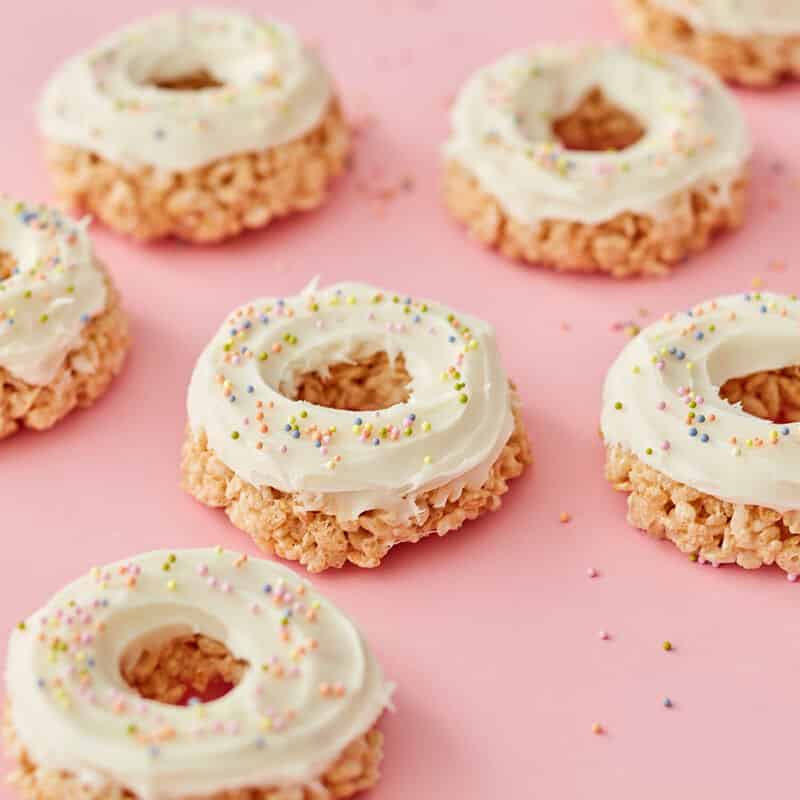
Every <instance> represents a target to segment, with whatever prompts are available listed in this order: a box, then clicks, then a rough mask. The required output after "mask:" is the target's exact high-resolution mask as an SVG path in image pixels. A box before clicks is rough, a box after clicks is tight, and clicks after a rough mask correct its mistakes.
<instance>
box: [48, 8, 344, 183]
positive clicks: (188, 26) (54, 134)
mask: <svg viewBox="0 0 800 800" xmlns="http://www.w3.org/2000/svg"><path fill="white" fill-rule="evenodd" d="M200 72H205V73H208V74H209V75H211V76H212V77H213V78H214V79H215V80H216V81H217V82H218V83H220V84H222V85H221V86H214V87H210V88H204V89H198V90H194V91H180V90H173V89H163V88H159V87H158V86H157V85H156V84H157V83H159V82H165V81H168V80H174V79H176V78H181V77H186V76H190V75H193V74H197V73H200ZM330 96H331V88H330V82H329V79H328V75H327V73H326V71H325V69H324V68H323V66H322V64H321V63H320V61H319V60H318V59H317V57H316V56H315V55H314V54H313V53H312V52H311V51H310V50H308V49H307V48H306V47H304V46H303V44H302V42H301V41H300V40H299V39H298V37H297V35H296V34H295V32H294V31H293V30H292V29H291V28H289V27H288V26H286V25H283V24H281V23H278V22H272V21H265V20H260V19H257V18H255V17H250V16H247V15H244V14H239V13H234V12H227V11H215V10H195V11H191V12H170V13H166V14H161V15H159V16H156V17H153V18H150V19H147V20H144V21H142V22H139V23H137V24H134V25H131V26H130V27H128V28H125V29H124V30H122V31H120V32H118V33H115V34H113V35H111V36H109V37H107V38H106V39H104V40H103V41H101V42H100V43H99V44H98V45H96V46H95V47H94V48H92V49H91V50H89V51H87V52H84V53H81V54H79V55H78V56H76V57H75V58H73V59H71V60H70V61H69V62H67V63H66V64H65V65H64V66H63V67H62V69H61V70H60V71H59V72H58V73H57V74H56V75H55V76H54V77H53V78H52V79H51V81H50V82H49V83H48V85H47V87H46V88H45V91H44V94H43V97H42V100H41V103H40V106H39V126H40V128H41V130H42V132H43V134H44V135H45V137H46V138H47V139H49V140H52V141H55V142H59V143H62V144H67V145H73V146H75V147H80V148H83V149H85V150H90V151H92V152H96V153H99V154H100V155H102V156H103V157H104V158H106V159H108V160H109V161H111V162H113V163H116V164H120V165H122V166H124V167H130V168H135V167H138V166H142V165H144V166H154V167H158V168H161V169H164V170H169V171H178V170H187V169H193V168H196V167H200V166H203V165H206V164H209V163H211V162H212V161H215V160H217V159H220V158H224V157H226V156H231V155H235V154H238V153H247V152H260V151H263V150H265V149H267V148H271V147H276V146H278V145H281V144H284V143H286V142H289V141H292V140H294V139H296V138H298V137H300V136H302V135H304V134H305V133H307V132H308V131H309V130H311V129H312V128H314V126H315V125H317V124H318V122H319V121H320V119H321V118H322V116H323V114H324V113H325V110H326V108H327V106H328V104H329V101H330Z"/></svg>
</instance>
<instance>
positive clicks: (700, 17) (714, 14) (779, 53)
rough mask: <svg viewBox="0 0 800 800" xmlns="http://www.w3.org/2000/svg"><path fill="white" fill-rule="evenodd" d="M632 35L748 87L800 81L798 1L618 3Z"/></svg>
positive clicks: (638, 0) (660, 0)
mask: <svg viewBox="0 0 800 800" xmlns="http://www.w3.org/2000/svg"><path fill="white" fill-rule="evenodd" d="M617 2H618V5H619V7H620V13H621V14H622V17H623V21H624V23H625V24H626V26H627V28H628V29H629V30H630V32H631V35H632V36H633V37H634V38H635V39H636V40H637V41H639V42H641V43H643V44H646V45H648V46H651V47H657V48H659V49H663V50H667V51H672V52H674V53H680V54H682V55H684V56H687V57H688V58H693V59H695V60H696V61H700V62H702V63H704V64H706V65H707V66H708V67H710V68H711V69H713V70H714V71H715V72H717V73H718V74H719V75H720V76H721V77H722V78H724V79H725V80H729V81H733V82H736V83H740V84H743V85H745V86H753V87H768V86H773V85H775V84H777V83H779V82H780V81H782V80H783V79H785V78H790V77H794V78H798V77H800V2H799V1H798V0H736V1H735V2H731V0H617Z"/></svg>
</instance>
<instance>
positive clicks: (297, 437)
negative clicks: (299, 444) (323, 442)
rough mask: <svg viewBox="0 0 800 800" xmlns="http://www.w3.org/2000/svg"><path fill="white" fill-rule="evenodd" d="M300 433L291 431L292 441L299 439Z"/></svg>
mask: <svg viewBox="0 0 800 800" xmlns="http://www.w3.org/2000/svg"><path fill="white" fill-rule="evenodd" d="M299 438H300V431H292V439H299Z"/></svg>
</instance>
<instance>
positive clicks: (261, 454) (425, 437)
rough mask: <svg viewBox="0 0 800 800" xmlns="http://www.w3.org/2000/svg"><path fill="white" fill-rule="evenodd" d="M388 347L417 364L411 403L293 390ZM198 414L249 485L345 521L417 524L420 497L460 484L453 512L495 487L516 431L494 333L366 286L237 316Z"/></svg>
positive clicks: (212, 355)
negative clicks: (372, 407) (371, 513)
mask: <svg viewBox="0 0 800 800" xmlns="http://www.w3.org/2000/svg"><path fill="white" fill-rule="evenodd" d="M278 348H280V352H275V350H276V349H278ZM379 351H385V352H386V353H387V354H388V356H389V358H390V359H392V360H394V358H395V356H396V355H397V354H399V353H402V354H403V355H404V356H405V362H406V368H407V370H408V372H409V374H410V375H411V378H412V380H411V383H410V385H409V390H410V394H411V396H410V399H409V400H408V402H406V403H399V404H396V405H393V406H391V407H390V408H387V409H383V410H381V411H365V412H356V411H342V410H337V409H332V408H323V407H320V406H316V405H313V404H311V403H307V402H299V401H296V400H291V399H289V398H288V397H286V396H284V395H283V394H282V393H281V391H280V388H281V387H283V389H284V391H286V392H287V394H288V395H289V396H293V393H294V392H295V384H296V380H297V378H298V376H300V375H301V374H303V373H305V372H309V371H317V370H322V371H324V370H325V368H326V366H327V365H330V364H333V363H337V362H343V361H348V360H353V359H358V358H364V357H367V356H369V355H372V354H374V353H376V352H379ZM262 354H264V355H266V356H268V358H267V360H262V358H263V355H262ZM259 404H260V405H259ZM188 411H189V422H190V424H191V427H192V429H193V430H194V431H196V432H197V431H199V430H201V429H202V430H205V432H206V434H207V435H208V441H209V444H210V447H211V449H213V450H214V452H215V453H216V454H217V456H218V457H219V458H220V459H221V460H222V461H223V462H224V463H225V464H227V466H228V467H230V468H231V469H232V470H233V471H234V472H235V473H236V474H237V475H238V476H239V477H240V478H242V480H244V481H246V482H247V483H251V484H254V485H256V486H270V487H273V488H276V489H279V490H281V491H283V492H289V493H296V495H297V496H296V497H295V498H294V502H295V503H296V504H297V505H299V506H300V507H303V508H307V509H315V510H322V511H325V512H326V513H330V514H335V515H336V516H337V517H338V518H339V519H340V520H351V519H355V518H356V517H357V516H358V515H359V514H361V513H362V512H364V511H368V510H370V509H382V510H388V511H390V512H392V513H393V514H394V515H395V516H396V518H397V520H398V521H399V522H404V521H406V520H407V519H408V518H410V517H413V516H414V514H415V513H416V511H417V509H416V506H415V503H414V499H415V497H416V496H417V495H418V494H419V493H422V492H426V491H428V490H431V489H436V488H439V487H443V486H445V484H448V487H447V490H445V491H443V492H442V496H441V497H439V498H437V499H436V502H437V503H440V504H441V505H444V503H445V502H446V501H447V498H448V497H458V495H459V494H460V492H461V490H463V488H464V487H465V486H470V487H477V486H480V485H481V484H482V483H483V482H484V481H485V480H486V478H487V476H488V473H489V470H490V468H491V465H492V464H493V463H494V461H495V460H496V458H497V457H498V455H499V454H500V452H501V450H502V449H503V447H504V446H505V444H506V442H507V441H508V439H509V437H510V435H511V432H512V430H513V415H512V411H511V398H510V391H509V388H508V379H507V377H506V375H505V373H504V371H503V368H502V365H501V363H500V357H499V354H498V352H497V348H496V344H495V337H494V332H493V330H492V328H491V327H490V326H489V325H488V324H487V323H485V322H482V321H480V320H477V319H473V318H469V317H466V316H464V315H459V316H458V318H457V317H456V315H454V314H452V312H450V310H449V309H446V308H444V307H442V306H440V305H437V304H434V303H426V302H422V301H419V300H414V299H412V298H410V297H402V296H393V295H392V294H391V293H383V292H380V291H379V290H376V289H374V288H373V287H370V286H365V285H362V284H338V285H335V286H332V287H330V288H328V289H325V290H320V291H316V289H315V286H314V285H312V286H310V287H308V288H307V289H306V290H305V291H304V292H302V293H301V294H300V295H298V296H296V297H291V298H287V299H286V300H285V301H284V300H276V299H274V298H263V299H260V300H254V301H253V302H252V303H249V304H247V305H246V306H243V307H241V308H239V309H237V310H235V311H234V312H233V313H231V314H230V315H229V316H228V318H227V319H226V321H225V323H224V324H223V325H222V327H221V328H220V330H219V332H218V333H217V334H216V336H214V338H213V339H212V340H211V342H210V344H209V345H208V346H207V347H206V349H205V351H204V352H203V353H202V355H201V356H200V359H199V360H198V362H197V366H196V367H195V370H194V374H193V375H192V380H191V384H190V386H189V398H188ZM260 414H261V415H263V418H261V419H260V418H259V415H260ZM262 425H263V426H267V427H268V428H269V431H268V432H266V433H262ZM287 428H288V430H286V429H287ZM331 429H335V433H330V431H331ZM409 431H410V433H408V432H409ZM321 436H322V437H323V438H320V437H321ZM234 437H235V438H234ZM259 448H260V449H259Z"/></svg>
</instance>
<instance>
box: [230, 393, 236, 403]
mask: <svg viewBox="0 0 800 800" xmlns="http://www.w3.org/2000/svg"><path fill="white" fill-rule="evenodd" d="M229 400H230V401H231V403H235V402H236V395H235V394H232V395H231V396H230V398H229Z"/></svg>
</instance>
